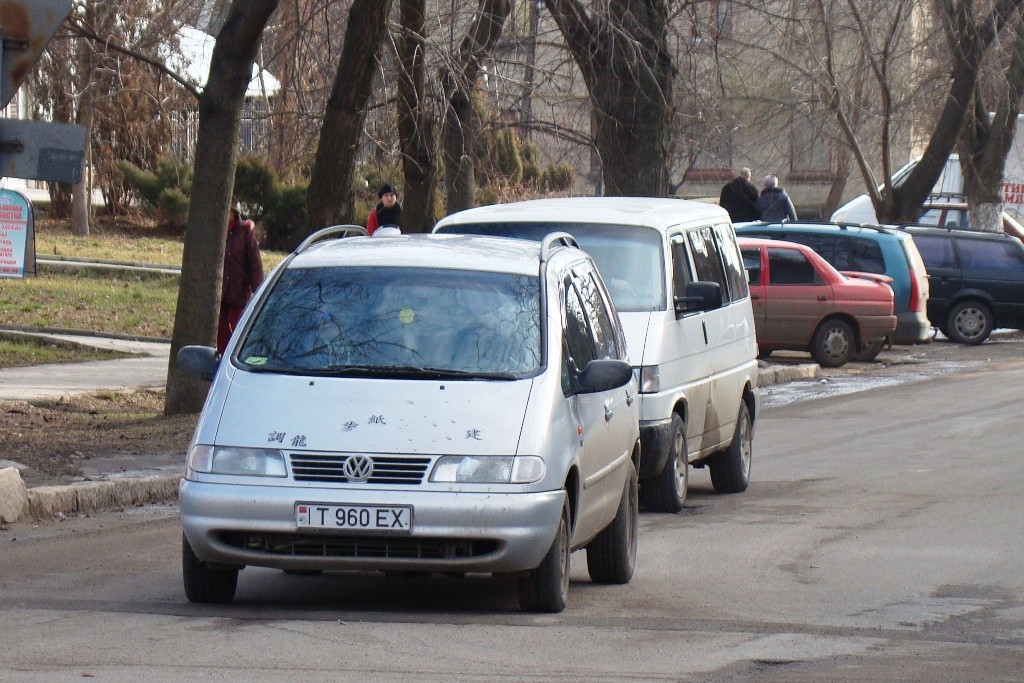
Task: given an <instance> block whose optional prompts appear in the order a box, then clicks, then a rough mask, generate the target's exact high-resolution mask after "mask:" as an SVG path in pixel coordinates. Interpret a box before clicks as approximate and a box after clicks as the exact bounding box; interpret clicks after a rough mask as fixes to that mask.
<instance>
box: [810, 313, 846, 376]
mask: <svg viewBox="0 0 1024 683" xmlns="http://www.w3.org/2000/svg"><path fill="white" fill-rule="evenodd" d="M856 348H857V337H856V336H854V334H853V330H852V329H850V326H849V325H847V324H846V323H845V322H843V321H842V320H840V319H839V318H829V319H828V320H826V321H824V322H823V323H821V325H819V326H818V329H817V330H815V332H814V337H813V338H812V339H811V356H813V357H814V361H815V362H816V363H817V364H818V365H820V366H821V367H823V368H838V367H840V366H842V365H846V363H847V361H849V360H850V358H851V357H852V356H853V353H854V349H856Z"/></svg>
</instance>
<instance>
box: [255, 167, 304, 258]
mask: <svg viewBox="0 0 1024 683" xmlns="http://www.w3.org/2000/svg"><path fill="white" fill-rule="evenodd" d="M307 187H308V185H307V184H306V183H300V184H298V185H289V186H287V187H280V186H279V187H278V189H277V192H276V193H275V194H274V196H273V198H272V199H270V200H269V204H267V210H266V213H265V214H264V216H263V231H264V234H265V236H266V239H265V240H264V242H265V246H266V247H267V248H268V249H272V250H276V251H289V250H290V249H292V248H293V247H294V246H295V245H294V244H291V243H290V235H292V234H301V231H303V230H305V229H306V226H307V225H308V224H309V207H308V206H307V205H306V189H307Z"/></svg>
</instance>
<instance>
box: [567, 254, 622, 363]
mask: <svg viewBox="0 0 1024 683" xmlns="http://www.w3.org/2000/svg"><path fill="white" fill-rule="evenodd" d="M580 270H581V271H582V272H578V273H576V278H575V281H576V285H577V286H578V287H579V293H580V297H581V299H582V302H583V309H584V311H585V312H586V314H587V318H589V320H590V324H591V326H592V327H593V328H594V341H596V342H597V358H612V359H615V360H618V359H619V358H620V357H621V356H620V354H619V348H618V344H617V343H616V339H615V325H613V324H612V318H611V315H610V314H609V313H608V308H607V307H606V306H605V302H604V299H603V298H602V297H601V291H600V290H599V289H598V287H597V283H596V282H595V281H594V275H593V272H592V271H591V270H590V268H580Z"/></svg>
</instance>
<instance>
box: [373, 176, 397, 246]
mask: <svg viewBox="0 0 1024 683" xmlns="http://www.w3.org/2000/svg"><path fill="white" fill-rule="evenodd" d="M377 197H378V198H379V199H380V203H379V204H377V206H376V208H374V209H371V210H370V215H369V216H367V217H366V233H367V234H368V235H372V234H373V232H374V230H376V229H377V228H379V227H381V226H383V225H393V226H395V227H396V228H397V227H398V226H399V223H401V221H402V205H401V204H399V203H398V193H397V192H395V188H394V187H393V186H392V185H391V183H384V184H383V185H382V186H381V188H380V191H379V192H377Z"/></svg>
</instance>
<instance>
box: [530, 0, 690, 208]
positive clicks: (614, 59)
mask: <svg viewBox="0 0 1024 683" xmlns="http://www.w3.org/2000/svg"><path fill="white" fill-rule="evenodd" d="M545 5H546V6H547V8H548V11H550V12H551V16H552V17H553V18H554V20H555V22H556V23H557V24H558V28H559V29H560V30H561V32H562V36H563V37H564V39H565V42H566V44H567V45H568V47H569V51H570V52H571V53H572V55H573V58H574V59H575V61H576V65H577V67H578V68H579V69H580V72H581V73H582V74H583V78H584V80H585V81H586V84H587V89H588V90H589V92H590V99H591V102H592V103H593V107H594V112H595V120H594V123H595V126H596V131H595V133H596V135H595V138H596V144H597V149H598V152H599V153H600V155H601V160H602V164H603V173H604V183H605V193H606V194H609V195H640V196H650V195H653V196H661V195H664V194H665V193H666V192H667V189H668V143H669V132H670V130H669V129H670V124H671V120H672V85H673V80H674V77H675V72H676V67H675V65H674V63H673V59H672V56H671V55H670V54H669V52H668V46H667V33H666V30H667V29H666V27H667V24H668V9H667V6H666V3H665V1H664V0H608V1H607V2H604V3H598V4H595V5H594V6H593V7H594V9H588V7H587V6H586V5H584V3H583V2H581V1H580V0H545Z"/></svg>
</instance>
